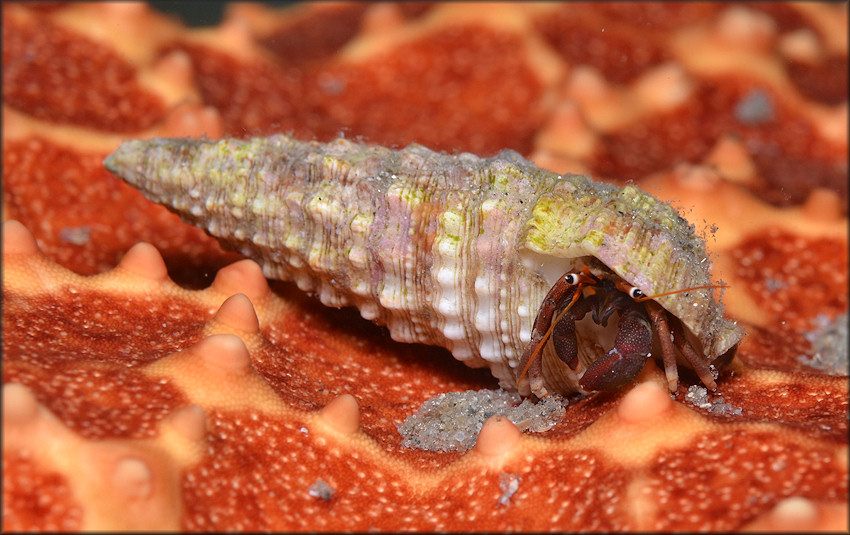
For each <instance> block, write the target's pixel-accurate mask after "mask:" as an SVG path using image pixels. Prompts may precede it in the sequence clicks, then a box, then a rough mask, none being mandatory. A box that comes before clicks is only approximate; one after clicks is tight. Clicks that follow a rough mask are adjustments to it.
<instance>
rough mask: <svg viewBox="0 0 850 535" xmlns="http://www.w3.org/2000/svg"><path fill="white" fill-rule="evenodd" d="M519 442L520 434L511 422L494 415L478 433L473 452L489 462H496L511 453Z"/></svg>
mask: <svg viewBox="0 0 850 535" xmlns="http://www.w3.org/2000/svg"><path fill="white" fill-rule="evenodd" d="M520 440H522V433H521V432H520V430H519V429H518V428H517V426H516V425H514V423H513V422H511V421H510V420H509V419H507V418H505V417H504V416H499V415H494V416H491V417H489V418H487V420H486V421H485V422H484V425H483V426H482V427H481V431H479V432H478V441H477V442H476V443H475V447H474V448H473V451H476V452H478V453H479V454H481V455H482V456H484V457H485V458H486V459H488V461H490V462H497V460H499V459H501V458H503V457H504V456H505V455H507V454H508V453H510V452H511V451H513V450H514V449H515V448H516V446H517V444H518V443H519V441H520Z"/></svg>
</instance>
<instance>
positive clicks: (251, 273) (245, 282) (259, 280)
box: [210, 259, 271, 303]
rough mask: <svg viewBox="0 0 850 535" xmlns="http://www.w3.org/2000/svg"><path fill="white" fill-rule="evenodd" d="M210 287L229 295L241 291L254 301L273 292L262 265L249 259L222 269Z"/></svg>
mask: <svg viewBox="0 0 850 535" xmlns="http://www.w3.org/2000/svg"><path fill="white" fill-rule="evenodd" d="M210 289H212V290H214V291H216V292H221V293H224V294H227V295H233V294H234V293H240V292H241V293H244V294H245V295H247V296H248V298H249V299H250V300H251V301H252V302H253V303H257V302H258V301H260V300H262V299H263V298H265V297H266V296H267V295H269V293H270V292H271V289H270V288H269V283H268V281H267V280H266V278H265V277H264V276H263V270H262V268H261V267H260V265H259V264H257V263H256V262H254V261H253V260H247V259H246V260H240V261H238V262H234V263H232V264H230V265H229V266H227V267H224V268H222V269H220V270H219V272H218V273H217V274H216V276H215V279H214V280H213V283H212V285H211V286H210Z"/></svg>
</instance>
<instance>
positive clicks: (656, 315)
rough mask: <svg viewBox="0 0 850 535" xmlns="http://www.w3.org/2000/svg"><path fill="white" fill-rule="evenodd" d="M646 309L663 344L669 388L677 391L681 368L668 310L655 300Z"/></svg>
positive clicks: (662, 350)
mask: <svg viewBox="0 0 850 535" xmlns="http://www.w3.org/2000/svg"><path fill="white" fill-rule="evenodd" d="M646 311H647V313H648V314H649V317H650V319H651V320H652V322H651V323H652V326H653V327H654V328H655V333H656V334H657V335H658V341H659V343H660V344H661V360H662V361H663V362H664V375H665V376H666V377H667V388H668V389H669V390H670V392H675V391H676V390H677V389H678V388H679V369H678V367H676V350H675V348H674V347H673V331H672V330H671V329H670V325H668V324H667V311H666V310H664V308H662V307H661V305H659V304H658V303H656V302H655V301H647V302H646Z"/></svg>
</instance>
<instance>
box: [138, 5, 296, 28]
mask: <svg viewBox="0 0 850 535" xmlns="http://www.w3.org/2000/svg"><path fill="white" fill-rule="evenodd" d="M148 3H149V4H150V5H151V6H152V7H153V8H155V9H157V10H159V11H161V12H163V13H166V14H170V15H177V16H178V17H180V19H181V20H182V21H183V22H184V23H185V24H186V25H187V26H213V25H216V24H218V23H219V22H221V19H222V15H223V14H224V7H225V6H226V5H227V4H230V3H232V2H148ZM262 3H263V4H267V5H269V6H272V7H283V6H288V5H291V4H295V3H296V2H295V1H294V0H290V1H276V2H262Z"/></svg>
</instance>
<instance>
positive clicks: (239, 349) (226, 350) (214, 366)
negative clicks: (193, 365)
mask: <svg viewBox="0 0 850 535" xmlns="http://www.w3.org/2000/svg"><path fill="white" fill-rule="evenodd" d="M192 352H193V353H194V354H195V355H197V356H199V357H200V362H201V363H203V365H205V367H206V368H207V369H208V370H210V371H211V372H214V373H220V374H221V375H222V376H230V375H237V374H238V375H242V374H245V373H248V372H249V371H250V370H251V369H252V367H251V355H250V353H248V347H247V346H246V345H245V342H243V341H242V339H241V338H239V337H238V336H236V335H234V334H214V335H212V336H210V337H208V338H204V339H203V340H201V341H200V342H198V344H197V345H195V346H194V347H193V348H192Z"/></svg>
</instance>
